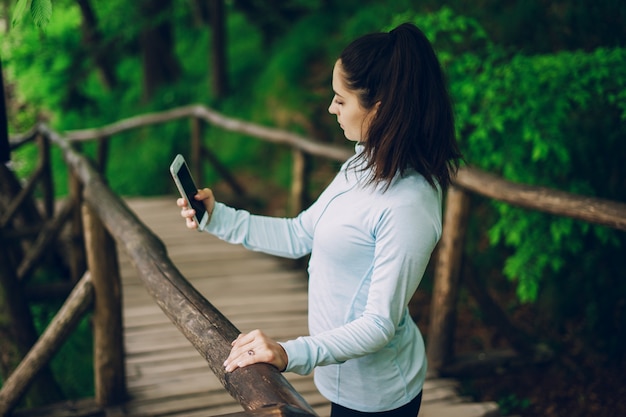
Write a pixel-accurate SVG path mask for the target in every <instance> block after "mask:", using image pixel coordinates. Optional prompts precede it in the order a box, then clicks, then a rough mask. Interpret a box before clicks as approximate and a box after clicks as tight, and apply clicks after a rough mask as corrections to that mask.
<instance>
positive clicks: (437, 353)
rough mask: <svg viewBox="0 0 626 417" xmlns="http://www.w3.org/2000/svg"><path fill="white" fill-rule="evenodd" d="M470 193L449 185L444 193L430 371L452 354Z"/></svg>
mask: <svg viewBox="0 0 626 417" xmlns="http://www.w3.org/2000/svg"><path fill="white" fill-rule="evenodd" d="M469 200H470V198H469V194H467V192H465V191H463V190H462V189H460V188H458V187H456V186H454V185H451V186H450V187H449V188H448V193H447V196H446V210H445V217H444V221H443V234H442V236H441V241H440V242H439V248H438V255H437V263H436V268H435V283H434V288H433V295H432V304H431V309H430V324H429V331H428V340H427V348H426V356H427V358H428V365H429V374H431V375H433V376H437V375H438V374H439V371H440V369H441V367H442V366H443V365H445V364H446V363H449V362H450V360H451V359H452V356H453V354H454V346H453V342H454V325H455V317H456V303H457V295H458V287H459V278H460V269H461V261H462V257H463V241H464V240H465V232H466V229H467V215H468V211H469Z"/></svg>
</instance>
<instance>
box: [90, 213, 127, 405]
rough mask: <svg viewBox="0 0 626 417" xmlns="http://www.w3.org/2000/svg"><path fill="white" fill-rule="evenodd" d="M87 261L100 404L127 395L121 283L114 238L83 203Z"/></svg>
mask: <svg viewBox="0 0 626 417" xmlns="http://www.w3.org/2000/svg"><path fill="white" fill-rule="evenodd" d="M82 212H83V225H84V229H85V247H86V252H87V263H88V266H89V271H90V273H91V277H92V281H93V287H94V293H95V297H94V315H93V326H94V374H95V399H96V402H97V403H98V404H99V405H101V406H108V405H114V404H119V403H121V402H123V401H124V400H125V397H126V369H125V364H124V335H123V323H122V291H121V288H122V285H121V279H120V273H119V266H118V261H117V253H116V248H115V241H114V240H113V238H112V237H111V235H110V234H109V232H108V231H107V230H106V229H105V228H104V226H103V224H102V222H101V221H100V219H99V218H98V216H97V215H96V214H95V213H94V212H93V211H92V209H91V208H90V207H89V205H88V204H85V205H83V211H82Z"/></svg>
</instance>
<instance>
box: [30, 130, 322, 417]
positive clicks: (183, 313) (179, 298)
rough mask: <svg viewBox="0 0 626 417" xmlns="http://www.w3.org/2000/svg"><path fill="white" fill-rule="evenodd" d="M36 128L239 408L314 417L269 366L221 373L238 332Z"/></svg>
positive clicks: (157, 243) (77, 160) (87, 171)
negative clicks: (288, 410) (293, 410)
mask: <svg viewBox="0 0 626 417" xmlns="http://www.w3.org/2000/svg"><path fill="white" fill-rule="evenodd" d="M40 129H41V131H42V133H44V134H46V135H47V136H48V137H49V138H50V139H51V141H52V142H53V143H55V144H56V145H57V146H59V147H60V148H61V150H62V153H63V157H64V159H65V162H66V163H67V165H68V166H69V167H70V168H71V169H72V170H73V172H74V173H75V174H76V176H77V177H78V178H79V179H80V181H81V183H82V184H83V186H84V194H83V195H84V199H85V202H86V203H88V204H89V205H90V208H91V210H92V211H93V213H95V214H96V215H97V216H98V217H99V218H100V220H101V221H102V223H103V224H104V226H105V227H106V229H107V230H108V231H109V232H110V233H111V235H112V236H113V237H114V238H115V240H116V241H117V243H118V245H120V246H121V247H123V248H125V249H126V252H127V253H128V255H129V256H130V258H131V259H132V260H133V263H134V265H135V267H136V268H137V269H138V271H139V276H140V278H141V279H142V281H143V283H144V285H145V287H146V289H147V290H148V292H149V293H150V294H151V295H152V296H153V297H154V299H155V300H156V301H157V304H158V305H159V307H161V309H162V310H163V312H164V313H165V314H166V315H167V316H168V317H169V318H170V320H171V321H172V322H173V323H174V325H176V327H178V329H179V330H180V331H181V333H182V334H183V335H185V337H186V338H187V339H188V340H189V341H190V342H191V344H192V345H193V346H194V347H195V348H196V350H198V352H199V353H200V354H201V355H202V356H203V357H204V358H205V360H206V361H207V363H208V364H209V367H210V368H211V369H212V371H213V373H214V374H215V375H216V376H217V377H218V379H219V380H220V381H221V382H222V384H223V385H224V387H225V388H226V390H227V391H228V392H229V393H230V394H231V395H232V396H233V397H234V398H235V399H237V400H238V401H239V402H240V404H241V405H242V406H243V408H244V409H245V410H250V411H252V410H258V409H261V408H263V407H267V406H270V405H276V404H286V405H291V406H294V407H297V408H299V409H301V410H303V411H304V412H306V413H308V414H309V415H311V416H315V415H316V413H315V411H314V410H313V409H312V408H311V406H310V405H309V404H308V403H307V402H306V401H305V400H304V399H303V398H302V397H301V396H300V394H298V392H297V391H296V390H295V389H294V388H293V387H292V386H291V384H289V382H288V381H287V380H286V379H285V378H284V377H283V375H282V374H281V373H280V372H279V371H278V370H277V369H276V368H275V367H273V366H271V365H268V364H255V365H252V366H248V367H246V368H243V369H238V370H236V371H234V372H232V373H227V372H226V371H225V370H224V367H223V363H224V360H225V359H226V358H227V357H228V354H229V352H230V349H231V345H230V343H231V341H232V340H234V339H235V338H236V337H237V335H239V334H240V331H239V330H238V329H237V328H236V327H235V326H234V325H233V324H232V323H231V322H230V321H229V320H228V319H227V318H226V317H224V316H223V315H222V313H221V312H220V311H219V310H217V309H216V308H215V307H214V306H213V305H212V304H211V303H210V302H209V301H208V300H206V299H205V298H204V297H203V296H202V295H201V294H200V293H199V292H198V291H197V290H196V289H195V288H194V287H193V286H192V285H191V284H190V283H189V282H188V281H187V280H186V279H185V278H184V277H183V276H182V275H181V273H180V272H179V271H178V269H177V268H176V267H175V266H174V264H173V263H172V261H171V260H170V259H169V257H168V255H167V251H166V249H165V246H164V245H163V243H162V242H161V240H159V239H158V237H157V236H155V235H154V234H153V233H152V232H151V231H150V230H149V229H148V228H147V227H146V226H145V225H144V224H143V223H142V222H141V221H140V220H139V219H138V218H137V217H136V215H135V214H134V213H133V212H132V211H131V210H130V209H129V208H128V207H127V206H126V204H125V203H124V202H123V201H122V200H121V199H120V198H119V197H118V196H117V195H116V194H115V193H113V191H111V189H110V188H109V187H108V186H107V184H106V183H105V181H104V180H103V179H102V177H101V175H100V174H99V173H98V172H97V171H96V170H95V169H94V168H93V166H92V165H91V164H90V162H89V161H88V160H87V159H86V158H85V157H84V156H82V155H80V154H79V153H78V152H76V151H75V150H74V149H73V147H72V146H71V144H70V142H69V140H68V139H67V138H64V137H62V136H60V135H59V134H57V133H56V132H53V131H51V130H49V129H48V128H47V127H46V126H44V125H42V126H40Z"/></svg>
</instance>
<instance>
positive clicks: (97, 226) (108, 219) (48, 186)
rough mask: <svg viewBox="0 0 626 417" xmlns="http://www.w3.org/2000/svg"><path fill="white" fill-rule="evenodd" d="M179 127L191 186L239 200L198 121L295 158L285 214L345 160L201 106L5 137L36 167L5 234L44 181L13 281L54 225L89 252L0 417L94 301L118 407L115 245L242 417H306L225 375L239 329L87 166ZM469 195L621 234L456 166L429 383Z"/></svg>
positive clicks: (107, 393) (277, 387) (583, 205)
mask: <svg viewBox="0 0 626 417" xmlns="http://www.w3.org/2000/svg"><path fill="white" fill-rule="evenodd" d="M181 118H187V119H189V120H190V123H191V143H192V151H191V155H192V158H191V167H192V169H193V170H194V171H195V176H196V178H201V177H202V176H201V171H200V169H201V166H202V160H203V159H208V160H209V162H210V163H211V164H212V165H213V166H214V168H215V169H217V170H218V172H220V174H221V175H222V176H223V177H224V178H225V179H226V180H227V181H228V182H229V183H230V184H231V186H232V188H233V189H234V190H235V191H239V192H242V187H240V185H239V184H238V183H237V179H236V177H235V176H233V175H231V174H230V173H229V172H228V171H227V170H226V169H225V167H223V166H222V165H221V164H220V163H219V160H218V158H217V157H216V156H215V155H214V154H213V153H212V152H211V151H210V149H208V148H206V147H205V146H203V144H202V127H203V126H204V123H207V124H210V125H213V126H217V127H219V128H222V129H225V130H229V131H234V132H239V133H242V134H246V135H249V136H251V137H255V138H258V139H261V140H265V141H269V142H272V143H276V144H282V145H285V146H288V147H290V148H291V149H293V152H294V158H293V161H294V163H293V182H292V187H291V202H292V204H293V206H292V211H295V212H297V211H299V209H300V208H301V206H300V204H301V202H302V201H303V200H304V196H305V195H306V194H307V189H306V184H308V179H307V175H308V169H306V165H307V163H306V161H307V158H308V157H309V156H318V157H323V158H329V159H333V160H336V161H344V160H345V159H346V158H347V157H349V156H350V155H351V154H352V152H351V151H349V150H347V149H344V148H340V147H337V146H331V145H327V144H322V143H320V142H316V141H313V140H311V139H308V138H305V137H302V136H299V135H294V134H291V133H288V132H285V131H281V130H277V129H272V128H267V127H262V126H258V125H254V124H251V123H246V122H243V121H240V120H236V119H232V118H228V117H225V116H224V115H221V114H219V113H217V112H215V111H213V110H211V109H208V108H206V107H204V106H201V105H193V106H187V107H181V108H177V109H173V110H170V111H165V112H160V113H154V114H148V115H142V116H138V117H134V118H130V119H126V120H122V121H120V122H117V123H114V124H111V125H108V126H105V127H101V128H97V129H89V130H80V131H70V132H66V133H65V134H64V135H60V134H58V133H56V132H53V131H51V130H50V129H49V128H48V127H47V126H45V125H38V126H36V127H35V128H34V129H33V131H31V132H30V133H28V134H26V135H22V136H21V137H20V138H17V139H14V140H12V147H13V148H15V147H17V146H20V145H22V144H24V143H28V142H30V141H32V140H35V139H37V140H38V143H39V146H40V149H41V152H40V158H41V161H40V164H39V165H38V168H37V170H36V171H35V174H34V175H33V177H32V178H31V180H30V181H29V182H28V183H27V185H26V186H25V187H24V189H23V191H22V192H21V193H20V194H19V195H18V196H17V197H16V198H15V200H14V202H13V203H12V204H11V206H10V207H9V209H8V210H7V211H6V212H5V213H4V215H3V216H2V218H0V226H2V228H4V226H6V225H7V224H8V223H9V222H10V221H11V218H12V217H13V215H14V214H15V212H16V211H17V210H18V208H19V207H20V206H21V205H22V204H23V202H24V201H25V199H26V198H28V196H29V194H30V193H31V192H32V190H33V188H34V184H35V182H37V181H43V188H44V190H45V191H44V193H43V194H44V201H45V203H44V206H45V210H46V212H47V216H48V221H47V222H46V223H45V224H46V226H45V227H44V228H43V230H42V232H40V233H39V235H38V238H37V243H36V244H35V245H33V248H31V251H30V252H29V254H28V255H27V256H26V257H25V259H24V261H23V262H22V265H20V268H19V269H20V271H21V272H20V274H21V276H22V277H24V276H26V275H28V273H29V271H32V269H33V268H35V267H36V265H37V260H38V259H40V257H41V255H42V254H43V253H44V251H45V248H47V247H49V245H50V244H51V243H52V242H53V241H54V239H55V237H56V235H57V234H58V231H59V230H60V228H61V225H62V224H64V222H65V221H67V220H69V221H72V224H73V225H74V227H73V231H74V232H73V233H74V234H76V235H77V236H82V235H84V242H85V248H86V255H85V254H84V253H81V249H80V248H81V245H75V247H74V248H73V251H72V252H73V253H72V263H73V265H74V266H73V267H72V271H73V273H75V274H76V275H81V274H82V275H81V276H82V277H81V278H80V279H76V280H75V281H77V283H76V285H75V287H74V289H73V291H72V292H71V294H70V296H69V297H68V298H67V300H66V302H65V304H64V305H63V307H62V308H61V309H60V310H59V312H58V313H57V315H56V317H55V318H54V319H53V321H52V323H51V324H50V325H49V327H48V328H47V329H46V330H45V332H44V333H43V335H42V336H41V337H40V339H39V340H38V341H37V343H36V344H35V345H34V346H33V348H32V349H31V351H30V352H29V353H28V355H27V356H26V357H25V358H24V360H23V361H22V363H21V364H20V365H19V366H18V368H17V369H16V370H15V371H14V372H13V373H12V374H11V375H10V377H9V378H8V379H7V380H6V381H5V383H4V386H3V387H2V390H0V415H3V414H5V413H6V412H8V411H10V410H11V409H13V408H14V407H15V405H16V404H17V402H18V401H19V399H20V398H21V396H22V395H23V394H24V392H25V390H26V389H27V388H28V386H29V384H30V383H31V382H32V380H33V378H34V376H35V375H36V373H37V371H38V370H39V369H41V368H42V367H43V366H45V364H46V363H47V362H48V361H49V360H50V358H51V357H52V355H53V354H54V352H55V351H56V350H57V349H58V347H59V346H60V345H61V344H62V342H63V341H64V340H65V338H66V337H67V335H68V334H69V333H70V332H71V330H72V329H73V328H74V326H75V325H76V324H77V322H78V321H79V319H80V317H81V315H82V314H84V313H85V312H86V311H88V309H89V308H90V306H91V305H92V302H93V300H94V299H95V303H93V305H94V345H95V351H96V354H95V355H94V369H95V378H96V383H95V387H96V390H95V399H96V402H97V403H98V404H99V405H100V406H102V407H106V406H109V405H113V404H117V403H120V402H122V401H123V399H124V394H125V383H124V380H125V369H124V358H123V334H122V322H121V306H120V304H121V301H120V300H121V294H120V279H119V271H118V268H117V261H116V248H115V244H117V245H121V246H122V247H123V248H124V249H125V250H126V252H127V253H128V254H129V256H130V257H131V259H132V260H133V263H134V264H135V265H136V267H137V269H138V271H139V273H140V277H141V279H142V280H143V282H144V284H145V286H146V288H147V290H148V291H149V292H150V294H151V295H152V296H153V297H154V298H155V301H156V302H157V304H158V305H159V306H160V307H161V308H162V309H163V311H164V312H165V313H166V315H167V316H168V317H169V318H170V319H171V320H172V322H173V323H174V324H175V325H176V326H177V327H178V328H179V330H180V331H181V332H182V333H183V334H184V335H185V336H186V337H187V338H188V339H189V340H190V342H191V343H192V344H193V345H194V346H195V347H196V349H197V350H198V351H199V352H200V354H201V355H202V356H203V357H204V358H205V359H206V361H207V363H208V364H209V366H210V367H211V369H212V371H213V372H214V373H215V374H216V375H217V376H218V378H219V379H220V381H221V382H222V384H223V385H224V387H225V388H226V390H227V391H228V392H229V393H230V394H231V395H232V396H233V397H234V398H236V399H238V400H239V402H240V403H241V404H242V406H243V408H244V410H246V411H245V412H244V413H242V414H241V415H242V416H243V415H247V414H246V413H247V412H253V413H254V415H285V416H296V415H303V416H304V415H309V416H312V415H315V413H314V411H313V410H312V408H311V407H310V406H309V405H308V404H307V403H306V402H305V401H304V400H303V399H302V397H301V396H300V395H299V394H298V393H297V392H296V391H295V390H294V389H293V387H292V386H291V385H290V384H289V383H288V382H287V381H286V380H285V379H284V378H283V376H282V375H281V374H280V372H278V371H277V370H276V369H275V368H274V367H272V366H270V365H265V364H257V365H254V366H252V367H248V368H244V369H243V370H242V372H236V373H232V374H226V373H225V372H224V369H223V366H222V363H223V361H224V359H225V358H226V356H227V355H228V352H229V351H230V341H231V340H233V339H234V338H235V337H236V336H237V334H238V333H239V331H238V330H237V329H236V328H235V327H234V326H233V325H232V323H231V322H230V321H228V319H227V318H226V317H224V316H223V315H222V314H221V313H220V312H219V311H218V310H217V309H215V308H214V307H213V306H212V305H211V304H210V303H209V301H207V300H206V299H205V298H204V297H202V295H201V294H199V293H198V292H197V291H196V290H195V289H194V288H193V287H192V286H191V285H189V283H188V282H187V281H186V280H185V278H184V277H183V276H181V274H180V273H179V272H178V270H177V269H176V268H175V266H174V265H173V264H172V262H171V261H170V260H169V258H168V256H167V253H166V251H165V248H164V247H163V244H162V243H161V241H160V240H159V239H158V238H157V237H156V236H154V235H153V234H152V233H151V232H150V230H148V229H147V228H146V227H145V226H144V225H143V224H142V223H141V222H140V221H139V220H137V218H136V217H135V215H134V214H133V213H132V212H131V211H130V210H129V209H128V208H127V207H126V205H125V204H124V202H123V201H122V200H121V199H120V198H119V196H117V195H115V194H114V193H113V192H112V191H111V190H110V189H109V187H108V186H107V185H106V181H105V180H104V179H103V178H102V176H101V175H100V174H99V172H98V170H97V169H96V166H97V167H100V168H101V169H102V168H103V167H104V165H105V164H106V150H107V141H108V138H109V137H111V136H112V135H115V134H117V133H121V132H123V131H127V130H131V129H136V128H139V127H143V126H149V125H154V124H158V123H166V122H169V121H172V120H177V119H181ZM91 140H97V141H98V142H99V144H100V146H99V150H98V155H97V157H96V160H97V162H96V163H95V165H96V166H94V164H93V163H92V162H90V161H88V160H87V159H86V158H85V157H84V156H83V155H81V154H80V153H79V152H78V151H77V150H76V149H75V146H74V145H73V143H80V142H82V141H91ZM50 142H51V143H52V144H54V145H55V146H58V147H59V148H60V149H61V150H62V153H63V157H64V159H65V161H66V163H67V166H68V167H69V169H70V172H71V181H70V182H71V187H70V190H71V191H70V198H69V199H68V200H67V201H66V205H65V206H63V207H62V208H61V209H60V210H59V213H57V214H56V215H53V199H52V195H53V192H52V187H53V184H52V183H51V180H50V178H51V175H50V172H49V147H50ZM470 193H477V194H480V195H483V196H487V197H489V198H493V199H497V200H501V201H505V202H507V203H510V204H514V205H519V206H523V207H527V208H530V209H534V210H539V211H545V212H549V213H553V214H557V215H562V216H568V217H573V218H577V219H581V220H584V221H588V222H591V223H597V224H603V225H607V226H610V227H613V228H616V229H618V230H626V204H623V203H617V202H611V201H606V200H601V199H594V198H588V197H581V196H576V195H573V194H569V193H564V192H559V191H555V190H550V189H547V188H541V187H530V186H525V185H520V184H515V183H511V182H509V181H505V180H502V179H499V178H497V177H495V176H492V175H490V174H487V173H484V172H482V171H480V170H477V169H475V168H471V167H463V168H462V169H461V170H460V171H459V173H458V175H457V177H456V178H455V179H454V181H453V185H452V186H451V187H450V189H449V190H448V193H447V197H446V212H445V217H444V231H443V236H442V240H441V242H440V245H439V248H438V251H437V253H438V258H437V263H436V270H435V286H434V290H433V302H432V304H431V305H432V307H431V318H430V320H431V321H430V325H429V333H428V337H427V340H428V346H427V356H428V360H429V364H430V365H429V366H430V373H431V375H438V374H439V372H440V370H441V369H442V367H443V366H444V365H446V364H449V363H451V362H452V361H453V359H454V358H453V345H452V341H453V337H452V335H453V330H454V329H453V323H454V320H453V318H454V316H455V314H456V302H457V300H456V298H457V294H458V287H459V276H460V263H461V254H462V251H463V240H464V236H465V230H466V224H467V218H468V215H469V213H468V209H469V204H468V198H469V194H470ZM82 231H84V232H82ZM31 233H32V232H31ZM0 236H2V235H0ZM4 237H6V236H4ZM102 259H107V262H100V260H102ZM85 263H86V264H87V265H88V270H87V272H84V271H85V268H84V266H83V265H84V264H85ZM493 314H496V315H500V312H498V311H496V310H494V311H493ZM503 320H506V318H503ZM507 336H508V337H509V340H510V341H511V342H512V345H513V346H514V347H515V348H516V349H518V350H520V351H525V350H529V349H530V350H532V346H528V345H527V343H526V341H524V340H521V339H520V338H519V337H517V336H516V334H515V332H514V331H512V332H511V333H510V334H509V335H507ZM260 413H267V414H260Z"/></svg>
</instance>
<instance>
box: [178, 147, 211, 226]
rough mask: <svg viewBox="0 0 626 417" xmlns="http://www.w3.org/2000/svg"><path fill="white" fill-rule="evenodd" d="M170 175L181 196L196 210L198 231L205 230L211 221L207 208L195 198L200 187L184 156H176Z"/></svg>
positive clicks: (195, 217)
mask: <svg viewBox="0 0 626 417" xmlns="http://www.w3.org/2000/svg"><path fill="white" fill-rule="evenodd" d="M170 173H171V174H172V178H173V179H174V182H175V183H176V187H178V191H179V192H180V195H181V196H182V197H183V198H184V199H185V200H187V205H188V206H189V207H191V208H192V209H194V210H195V212H196V214H195V216H194V220H195V222H196V224H197V225H198V230H202V229H204V226H206V224H207V221H208V219H209V214H208V213H207V210H206V207H205V206H204V203H203V202H202V201H198V200H196V199H195V198H194V196H195V195H196V194H197V193H198V187H196V184H195V183H194V181H193V178H192V177H191V172H190V171H189V167H188V166H187V162H185V158H183V156H182V155H180V154H178V155H176V158H174V161H173V162H172V164H171V165H170Z"/></svg>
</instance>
